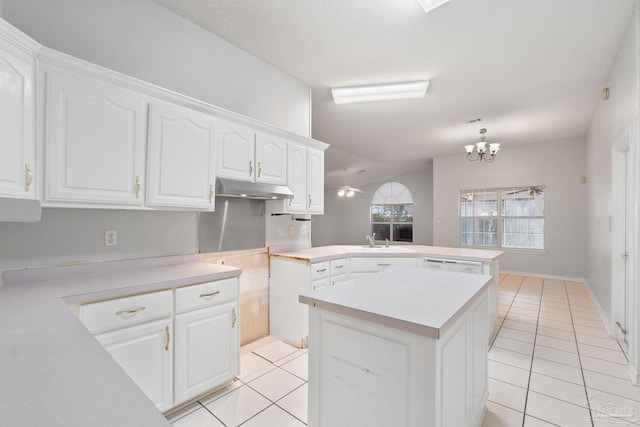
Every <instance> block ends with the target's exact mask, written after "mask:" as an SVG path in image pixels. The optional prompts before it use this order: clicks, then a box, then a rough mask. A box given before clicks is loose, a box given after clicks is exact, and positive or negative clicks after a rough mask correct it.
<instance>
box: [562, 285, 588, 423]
mask: <svg viewBox="0 0 640 427" xmlns="http://www.w3.org/2000/svg"><path fill="white" fill-rule="evenodd" d="M563 284H564V290H565V293H566V294H567V301H568V303H569V316H570V317H571V324H572V325H573V335H574V337H575V339H576V351H577V353H578V363H579V364H580V376H582V382H583V383H584V394H585V396H586V400H585V402H586V403H587V411H589V421H591V427H594V424H593V414H592V413H591V402H590V401H589V390H588V389H587V381H586V380H585V378H584V369H583V368H582V358H581V357H580V346H579V345H578V335H577V334H576V328H575V324H574V323H573V312H572V310H571V299H570V298H569V291H568V290H567V283H566V280H565V281H563Z"/></svg>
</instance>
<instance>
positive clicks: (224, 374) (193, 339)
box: [175, 279, 240, 405]
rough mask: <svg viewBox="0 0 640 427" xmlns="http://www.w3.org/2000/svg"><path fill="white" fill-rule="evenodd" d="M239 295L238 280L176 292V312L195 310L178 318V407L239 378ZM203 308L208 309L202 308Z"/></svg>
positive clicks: (181, 289)
mask: <svg viewBox="0 0 640 427" xmlns="http://www.w3.org/2000/svg"><path fill="white" fill-rule="evenodd" d="M237 292H238V280H237V279H227V280H222V281H219V282H210V283H204V284H200V285H194V286H189V287H186V288H180V289H178V290H177V291H176V309H177V310H178V311H180V310H181V309H184V310H193V311H188V312H186V313H182V314H177V315H176V341H175V351H176V371H175V404H176V405H178V404H181V403H184V402H186V401H188V400H190V399H193V398H194V397H197V396H199V395H201V394H203V393H206V392H207V391H210V390H212V389H214V388H216V387H218V386H220V385H221V384H224V383H226V382H228V381H231V380H232V379H233V377H234V376H236V375H238V373H239V357H240V356H239V342H240V333H239V331H240V326H239V325H238V300H237ZM230 299H231V300H230ZM225 301H227V302H225ZM203 306H204V307H206V308H201V307H203Z"/></svg>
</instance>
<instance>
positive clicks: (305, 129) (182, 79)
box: [3, 0, 311, 136]
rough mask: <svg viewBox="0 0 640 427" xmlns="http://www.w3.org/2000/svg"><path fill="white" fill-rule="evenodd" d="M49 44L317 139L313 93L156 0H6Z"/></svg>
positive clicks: (14, 15)
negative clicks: (313, 128) (313, 124)
mask: <svg viewBox="0 0 640 427" xmlns="http://www.w3.org/2000/svg"><path fill="white" fill-rule="evenodd" d="M3 1H4V6H3V15H4V19H5V20H7V21H9V22H10V23H11V24H13V25H14V26H16V27H18V28H19V29H21V30H22V31H23V32H25V33H26V34H28V35H29V36H31V37H32V38H34V39H35V40H37V41H38V42H40V43H42V44H43V45H45V46H47V47H49V48H52V49H56V50H59V51H62V52H64V53H68V54H70V55H73V56H76V57H78V58H82V59H85V60H87V61H90V62H93V63H96V64H99V65H102V66H104V67H107V68H110V69H113V70H116V71H119V72H122V73H124V74H127V75H130V76H133V77H136V78H139V79H142V80H145V81H148V82H150V83H154V84H157V85H159V86H162V87H165V88H168V89H172V90H175V91H176V92H179V93H183V94H185V95H189V96H192V97H194V98H197V99H200V100H203V101H206V102H210V103H211V104H214V105H217V106H219V107H223V108H226V109H228V110H231V111H234V112H236V113H240V114H243V115H245V116H248V117H252V118H254V119H257V120H261V121H263V122H266V123H269V124H271V125H274V126H276V127H279V128H282V129H285V130H288V131H291V132H294V133H297V134H300V135H303V136H310V117H311V115H310V114H311V113H310V108H309V101H310V93H309V88H308V87H307V86H306V85H304V84H302V83H301V82H299V81H298V80H295V79H294V78H293V77H291V76H290V75H288V74H286V73H284V72H282V71H280V70H278V69H276V68H274V67H273V66H271V65H269V64H267V63H265V62H264V61H262V60H260V59H258V58H256V57H255V56H252V55H250V54H249V53H247V52H245V51H243V50H241V49H240V48H238V47H236V46H234V45H233V44H231V43H229V42H227V41H225V40H223V39H221V38H220V37H218V36H215V35H213V34H211V33H210V32H207V31H205V30H204V29H202V28H201V27H199V26H197V25H195V24H193V23H191V22H190V21H187V20H186V19H184V18H182V17H180V16H178V15H176V14H174V13H173V12H171V11H169V10H168V9H166V8H164V7H163V6H161V5H159V4H158V3H156V2H154V1H152V0H133V1H132V0H109V1H104V0H55V1H51V0H3Z"/></svg>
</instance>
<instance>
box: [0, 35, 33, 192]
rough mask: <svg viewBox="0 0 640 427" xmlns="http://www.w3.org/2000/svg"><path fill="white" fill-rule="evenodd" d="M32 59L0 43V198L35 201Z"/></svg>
mask: <svg viewBox="0 0 640 427" xmlns="http://www.w3.org/2000/svg"><path fill="white" fill-rule="evenodd" d="M34 69H35V60H34V58H33V57H32V56H30V55H28V54H26V53H24V52H21V51H20V50H18V49H17V48H15V47H13V46H11V45H9V44H8V43H6V42H4V41H3V40H0V117H2V126H0V195H3V196H9V197H19V198H27V199H35V197H36V196H35V194H36V193H35V190H34V188H35V185H34V183H33V174H34V173H35V172H36V169H35V167H36V164H35V104H34V91H33V82H34Z"/></svg>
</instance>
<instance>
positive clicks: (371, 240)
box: [365, 233, 376, 248]
mask: <svg viewBox="0 0 640 427" xmlns="http://www.w3.org/2000/svg"><path fill="white" fill-rule="evenodd" d="M365 238H366V239H367V240H368V241H369V247H370V248H373V247H374V246H375V245H376V233H373V235H371V236H369V235H367V236H366V237H365Z"/></svg>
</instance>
